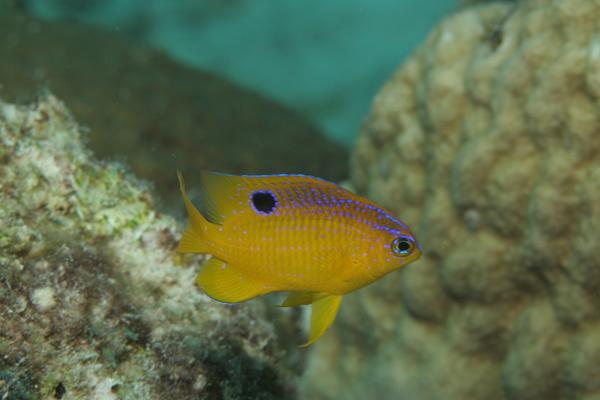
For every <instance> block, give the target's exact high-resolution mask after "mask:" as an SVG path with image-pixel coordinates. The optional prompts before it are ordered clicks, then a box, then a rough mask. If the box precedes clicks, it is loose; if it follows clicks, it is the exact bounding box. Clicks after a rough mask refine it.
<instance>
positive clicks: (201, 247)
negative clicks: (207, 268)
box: [176, 171, 208, 253]
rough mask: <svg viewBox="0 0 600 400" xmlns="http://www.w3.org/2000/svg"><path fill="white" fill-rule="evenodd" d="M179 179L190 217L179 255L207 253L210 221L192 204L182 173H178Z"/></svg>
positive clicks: (178, 247)
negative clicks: (207, 233)
mask: <svg viewBox="0 0 600 400" xmlns="http://www.w3.org/2000/svg"><path fill="white" fill-rule="evenodd" d="M177 179H179V190H180V191H181V195H182V196H183V202H184V203H185V209H186V210H187V215H188V226H187V228H186V230H185V232H184V233H183V236H182V238H181V241H180V242H179V246H177V250H176V251H177V252H178V253H206V252H207V247H206V230H207V225H208V221H206V220H205V219H204V217H203V216H202V214H200V212H199V211H198V209H197V208H196V207H195V206H194V204H192V202H191V200H190V198H189V197H188V195H187V193H186V192H185V182H184V181H183V176H182V175H181V172H179V171H177Z"/></svg>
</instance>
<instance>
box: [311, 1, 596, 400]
mask: <svg viewBox="0 0 600 400" xmlns="http://www.w3.org/2000/svg"><path fill="white" fill-rule="evenodd" d="M599 15H600V1H598V0H562V1H552V0H523V1H519V2H516V3H515V4H502V3H498V4H490V5H486V6H484V5H482V6H478V7H476V8H472V9H467V10H465V11H463V12H461V13H458V14H457V15H454V16H451V17H449V18H448V19H446V20H445V21H443V22H442V23H441V24H440V25H439V26H438V27H437V28H436V29H435V30H434V32H433V33H432V34H431V35H430V37H429V38H428V40H427V41H426V43H425V44H424V45H423V46H422V47H421V48H420V49H418V50H417V51H416V52H415V54H414V55H413V56H412V57H411V58H410V59H409V60H408V61H407V62H406V63H405V64H404V65H403V66H402V67H401V68H400V70H399V71H398V72H397V73H396V74H395V75H394V76H393V78H392V79H391V80H390V81H389V82H388V83H387V84H386V85H385V87H384V88H383V89H382V90H381V92H380V93H379V94H378V95H377V97H376V98H375V101H374V104H373V110H372V112H371V115H370V116H369V118H368V120H367V122H366V124H365V126H364V129H363V131H362V132H361V135H360V138H359V140H358V144H357V147H356V151H355V156H354V160H353V168H352V176H353V183H354V185H355V186H356V188H357V190H358V191H359V192H361V193H362V194H366V195H367V196H369V197H371V198H372V199H373V200H375V201H377V202H379V203H382V204H383V205H385V206H387V207H389V208H390V209H391V210H393V211H394V212H396V213H397V215H399V216H400V217H401V218H402V219H403V220H404V221H406V222H407V223H408V225H409V226H413V227H416V234H417V237H418V238H419V239H420V241H421V243H422V245H423V248H424V254H425V256H424V258H423V259H422V260H421V261H420V262H418V263H415V264H413V265H411V266H409V267H408V268H406V269H405V270H403V271H400V272H399V273H396V274H392V275H391V276H389V277H386V279H384V280H382V281H381V282H380V283H379V284H377V285H373V286H370V287H368V288H366V289H365V290H362V291H359V292H358V293H356V294H355V295H353V296H348V300H347V301H345V304H344V307H343V308H342V312H341V315H340V318H338V321H337V322H336V325H335V326H334V332H333V334H332V335H329V336H328V337H326V338H324V341H323V343H319V344H317V346H316V348H315V352H314V353H313V355H312V359H311V361H310V365H311V367H310V368H309V372H308V374H307V377H306V382H307V383H306V384H305V390H304V392H305V397H307V398H313V399H334V398H344V399H362V398H379V399H397V398H402V399H407V400H408V399H419V400H429V399H444V400H454V399H486V400H496V399H497V400H500V399H546V400H552V399H575V398H577V399H597V398H600V378H599V373H598V371H600V369H599V368H598V365H599V364H600V352H599V349H600V345H599V344H598V343H600V311H599V310H600V247H598V245H597V244H598V243H600V140H599V137H598V134H599V132H600V113H599V110H600V37H599V36H598V32H599V30H600V19H599V18H598V16H599ZM323 371H327V376H326V377H323V375H324V372H323Z"/></svg>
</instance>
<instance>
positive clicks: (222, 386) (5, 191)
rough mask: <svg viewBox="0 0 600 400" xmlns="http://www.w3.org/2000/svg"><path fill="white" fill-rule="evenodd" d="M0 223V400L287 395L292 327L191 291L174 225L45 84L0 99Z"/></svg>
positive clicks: (193, 263)
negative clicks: (30, 94) (35, 95)
mask: <svg viewBox="0 0 600 400" xmlns="http://www.w3.org/2000/svg"><path fill="white" fill-rule="evenodd" d="M173 173H174V171H173ZM0 221H2V229H1V230H0V304H2V307H1V308H0V321H2V327H1V330H0V398H3V399H5V398H6V399H36V398H63V397H64V398H65V399H67V398H68V399H95V398H97V399H100V398H102V399H110V398H115V399H116V398H122V399H142V398H143V399H165V398H180V399H189V398H199V399H222V398H223V399H269V398H273V399H280V398H290V397H291V398H293V397H294V395H295V381H296V377H297V375H298V373H299V370H300V368H301V365H302V356H301V354H300V353H298V351H297V349H296V347H295V346H296V343H297V342H298V341H297V340H286V339H285V338H286V335H292V333H291V332H283V331H281V332H280V331H278V330H276V328H274V327H273V325H272V324H271V323H270V322H269V319H270V318H269V317H268V315H267V310H266V307H265V305H264V304H262V303H261V302H252V303H248V304H244V305H239V306H227V305H222V304H219V303H216V302H214V301H212V300H210V299H208V298H207V297H206V296H205V295H203V294H202V293H200V291H199V290H197V288H196V287H195V286H194V275H195V270H196V268H195V267H197V266H198V265H199V263H200V262H201V261H202V257H200V256H194V257H185V258H181V257H178V256H176V255H175V254H174V252H173V249H174V247H175V244H176V240H177V238H178V232H179V230H180V229H181V227H178V226H177V225H176V223H175V221H174V220H173V219H172V218H171V217H169V216H165V215H160V214H159V213H157V212H156V211H155V208H154V204H153V198H152V196H151V195H150V193H149V191H148V185H147V184H144V183H143V182H140V181H138V180H137V179H136V178H135V177H133V176H132V175H131V174H130V173H129V172H128V171H127V170H126V169H125V168H124V167H122V166H121V165H120V164H118V163H104V162H99V161H97V160H95V159H94V158H93V157H92V156H91V154H90V152H89V151H88V150H86V148H85V147H83V145H82V142H81V135H80V133H79V127H78V125H77V124H76V123H75V122H74V120H73V119H72V117H71V116H70V114H69V113H68V112H67V110H66V109H65V107H64V106H63V104H62V103H61V102H60V101H58V100H57V99H56V98H55V97H53V96H52V95H50V94H46V95H44V96H43V97H41V98H40V99H39V100H38V101H36V102H35V103H33V104H30V105H25V106H16V105H12V104H7V103H1V102H0ZM286 315H287V316H282V317H281V318H286V319H287V325H288V326H287V327H286V328H285V329H287V330H289V331H292V330H293V331H297V330H298V329H297V324H296V323H295V322H294V320H293V318H297V316H294V314H286ZM290 318H292V319H290ZM291 327H295V328H296V329H292V328H291Z"/></svg>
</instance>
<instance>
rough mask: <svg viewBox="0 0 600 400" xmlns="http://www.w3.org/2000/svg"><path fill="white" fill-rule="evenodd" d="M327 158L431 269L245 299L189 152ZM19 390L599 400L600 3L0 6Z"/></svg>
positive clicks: (11, 361) (0, 200) (2, 142)
mask: <svg viewBox="0 0 600 400" xmlns="http://www.w3.org/2000/svg"><path fill="white" fill-rule="evenodd" d="M202 168H208V169H211V170H217V171H224V172H230V173H239V174H255V173H306V174H311V175H317V176H320V177H324V178H326V179H329V180H332V181H334V182H337V183H343V185H344V186H345V187H348V188H350V189H351V190H353V191H355V192H356V193H359V194H361V195H363V196H366V197H368V198H369V199H372V200H373V201H375V202H377V203H378V204H381V205H383V206H384V207H386V208H388V209H389V210H391V211H392V212H394V214H395V215H397V216H399V217H400V218H401V219H402V220H403V221H405V222H406V223H407V224H408V225H409V226H410V227H411V228H412V230H413V231H414V233H415V234H416V236H417V237H418V239H419V242H420V243H421V244H422V246H423V257H422V259H421V260H419V261H418V262H416V263H414V264H411V265H410V266H408V267H406V268H405V269H402V270H401V271H399V272H395V273H393V274H390V275H389V276H386V277H385V278H383V279H382V280H381V281H378V282H377V283H375V284H373V285H370V286H368V287H366V288H364V289H361V290H359V291H357V292H356V293H353V294H351V295H349V296H347V298H346V299H345V300H344V306H343V307H342V308H341V311H340V314H339V315H338V318H337V320H336V321H335V323H334V324H333V326H332V328H331V329H330V330H329V331H328V332H327V333H326V334H325V336H324V337H323V338H322V339H321V340H320V341H319V342H318V343H316V344H315V345H313V346H312V347H309V348H306V349H305V348H299V347H298V344H300V343H303V342H304V341H305V338H306V327H307V315H306V312H305V311H303V310H302V309H299V308H295V309H286V310H282V309H280V308H277V307H274V300H273V299H257V300H253V301H251V302H248V303H243V304H239V305H235V306H229V305H224V304H220V303H218V302H215V301H213V300H211V299H210V298H208V297H207V296H205V295H204V294H203V293H202V292H201V291H200V290H198V288H197V287H196V286H195V284H194V280H195V275H196V272H197V270H198V269H199V267H200V266H201V265H202V263H203V262H204V261H205V257H204V256H202V255H196V256H190V255H185V256H183V255H178V254H175V251H174V249H175V247H176V245H177V243H178V241H179V240H180V238H181V233H182V230H183V227H184V217H183V215H184V214H183V213H184V211H183V210H184V209H183V204H182V202H181V197H180V193H179V191H178V189H177V179H176V175H175V172H176V170H178V169H179V170H182V171H183V173H184V175H185V176H186V177H189V178H188V180H189V186H190V192H191V195H192V197H193V196H194V195H198V193H195V192H194V185H193V181H194V178H193V177H194V175H195V174H197V173H198V171H199V170H200V169H202ZM0 221H1V229H0V398H2V399H164V398H174V399H296V398H297V399H324V400H325V399H364V398H376V399H419V400H420V399H425V400H428V399H432V400H433V399H436V400H437V399H444V400H453V399H457V400H458V399H492V400H495V399H498V400H504V399H551V400H552V399H585V400H588V399H589V400H591V399H600V368H598V365H599V364H600V250H599V248H598V246H597V244H598V243H600V0H515V1H504V2H494V1H476V0H471V1H466V0H463V1H460V0H443V1H441V0H440V1H433V0H432V1H416V0H405V1H392V0H378V1H370V2H364V1H358V0H352V1H341V0H331V1H316V0H307V1H294V0H281V1H260V2H259V1H249V0H227V1H217V0H205V1H200V0H196V1H194V0H178V1H168V0H151V1H139V0H120V1H117V0H90V1H82V0H0Z"/></svg>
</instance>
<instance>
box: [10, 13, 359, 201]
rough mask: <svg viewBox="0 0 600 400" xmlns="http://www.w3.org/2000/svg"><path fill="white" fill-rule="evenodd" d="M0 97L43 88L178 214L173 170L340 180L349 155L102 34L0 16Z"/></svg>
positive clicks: (276, 108) (269, 108)
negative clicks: (148, 182) (287, 174)
mask: <svg viewBox="0 0 600 400" xmlns="http://www.w3.org/2000/svg"><path fill="white" fill-rule="evenodd" d="M0 37H2V38H3V39H2V40H0V59H1V60H2V63H0V96H2V97H3V98H5V99H6V100H9V99H12V100H18V101H27V100H28V99H30V98H31V97H32V93H33V94H37V93H38V91H39V87H40V85H46V86H47V87H48V88H49V89H50V90H51V91H52V92H53V93H55V94H56V95H57V96H58V97H59V98H61V99H63V100H64V101H65V102H66V103H67V104H69V107H70V108H71V109H72V111H73V114H74V116H75V118H76V119H77V120H78V121H81V122H82V123H84V124H85V125H86V126H87V127H88V128H89V129H88V133H87V134H86V139H87V140H89V147H90V148H91V149H92V150H93V151H94V152H95V153H96V154H97V155H98V156H100V157H102V158H105V159H115V158H116V159H122V160H125V161H126V162H127V164H129V165H130V166H131V168H132V169H133V171H134V172H135V173H136V175H138V176H140V177H142V178H146V179H149V180H151V181H152V182H153V183H154V185H155V186H156V190H155V192H156V193H158V194H159V196H160V197H161V198H162V199H165V201H166V205H167V208H168V209H170V210H173V209H175V208H176V207H177V208H179V209H181V201H180V199H179V193H178V190H177V184H176V181H177V179H176V178H175V171H176V170H177V169H180V170H182V171H183V172H184V175H186V176H187V177H188V181H190V186H191V187H193V185H192V184H193V179H192V178H191V177H192V176H194V175H196V174H197V173H198V171H199V169H200V168H207V169H211V170H217V171H224V172H231V173H283V172H302V173H307V174H313V175H318V176H322V177H324V178H327V179H331V180H334V181H338V180H341V179H344V178H345V177H347V170H348V152H347V150H346V149H345V148H344V147H342V146H341V145H339V144H335V143H333V142H332V141H331V140H329V139H327V138H326V137H325V136H323V135H322V134H321V132H320V131H318V130H317V129H316V128H315V127H314V126H313V125H311V124H309V123H307V122H305V121H304V120H303V119H302V118H300V117H299V116H298V115H297V114H295V113H294V112H292V111H290V110H288V109H286V108H284V107H282V106H280V105H278V104H276V103H275V102H273V101H270V100H268V99H266V98H264V97H262V96H260V95H259V94H257V93H254V92H252V91H250V90H247V89H243V88H240V87H237V86H235V85H233V84H231V83H229V82H227V81H225V80H223V79H221V78H219V77H217V76H214V75H211V74H209V73H205V72H202V71H198V70H196V69H192V68H188V67H185V66H182V65H179V64H177V63H175V62H174V61H172V60H170V59H169V58H168V57H166V56H164V55H163V54H162V53H160V52H158V51H154V50H151V49H149V48H142V47H140V46H137V45H134V44H133V43H130V42H127V41H125V40H124V39H123V38H121V37H120V36H118V35H116V34H112V33H110V32H104V31H100V30H97V29H94V28H91V27H87V26H85V25H81V24H77V23H72V22H60V23H58V22H55V23H52V22H44V21H41V20H37V19H33V18H30V17H27V16H25V15H22V14H16V13H15V12H3V13H0Z"/></svg>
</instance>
